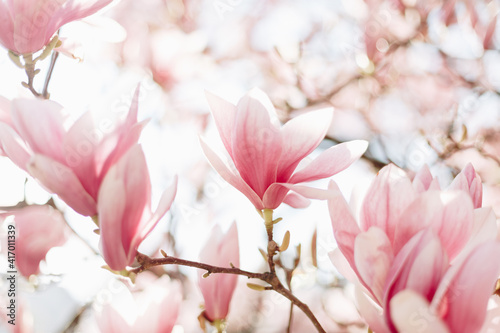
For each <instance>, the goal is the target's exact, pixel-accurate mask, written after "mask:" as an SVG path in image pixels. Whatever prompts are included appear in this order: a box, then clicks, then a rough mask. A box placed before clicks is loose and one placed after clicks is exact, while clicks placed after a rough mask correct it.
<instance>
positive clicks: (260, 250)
mask: <svg viewBox="0 0 500 333" xmlns="http://www.w3.org/2000/svg"><path fill="white" fill-rule="evenodd" d="M259 252H260V254H261V255H262V258H264V261H265V262H267V253H266V251H264V250H262V249H261V248H260V247H259Z"/></svg>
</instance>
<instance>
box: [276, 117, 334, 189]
mask: <svg viewBox="0 0 500 333" xmlns="http://www.w3.org/2000/svg"><path fill="white" fill-rule="evenodd" d="M332 117H333V109H332V108H327V109H321V110H317V111H311V112H307V113H306V114H303V115H300V116H298V117H296V118H293V119H291V120H289V121H288V122H287V123H286V124H285V125H284V126H283V127H282V128H281V133H282V136H283V152H282V154H281V159H280V165H279V167H278V179H277V181H278V182H287V181H288V179H289V178H290V176H291V175H292V173H293V172H294V171H295V168H297V165H298V164H299V162H300V161H301V160H302V159H304V158H305V157H306V156H307V155H309V154H310V153H312V152H313V150H314V149H316V147H317V146H318V145H319V144H320V142H321V141H322V140H323V138H324V137H325V134H326V131H327V130H328V128H329V127H330V123H331V122H332Z"/></svg>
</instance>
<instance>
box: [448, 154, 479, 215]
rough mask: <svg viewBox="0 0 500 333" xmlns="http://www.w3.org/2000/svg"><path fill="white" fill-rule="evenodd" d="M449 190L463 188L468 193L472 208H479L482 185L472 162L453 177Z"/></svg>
mask: <svg viewBox="0 0 500 333" xmlns="http://www.w3.org/2000/svg"><path fill="white" fill-rule="evenodd" d="M448 189H449V190H463V191H465V192H466V193H469V194H470V197H471V198H472V201H473V203H474V208H479V207H481V206H482V203H483V185H482V183H481V177H479V175H478V174H477V173H476V170H474V167H473V166H472V164H470V163H469V164H467V166H466V167H465V168H464V169H463V170H462V171H461V172H460V173H459V174H458V175H457V176H456V177H455V179H453V182H452V183H451V184H450V186H449V187H448Z"/></svg>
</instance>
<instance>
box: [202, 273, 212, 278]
mask: <svg viewBox="0 0 500 333" xmlns="http://www.w3.org/2000/svg"><path fill="white" fill-rule="evenodd" d="M210 274H211V273H210V272H206V273H205V274H203V278H204V279H206V278H207V277H209V276H210Z"/></svg>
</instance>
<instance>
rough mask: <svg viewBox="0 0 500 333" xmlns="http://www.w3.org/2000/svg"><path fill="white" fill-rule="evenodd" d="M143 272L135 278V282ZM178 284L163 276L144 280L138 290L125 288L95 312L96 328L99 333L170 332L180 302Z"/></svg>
mask: <svg viewBox="0 0 500 333" xmlns="http://www.w3.org/2000/svg"><path fill="white" fill-rule="evenodd" d="M145 275H147V274H141V275H140V276H138V277H137V282H138V283H140V279H143V278H144V276H145ZM181 290H182V288H181V285H180V284H179V283H176V282H170V281H169V279H168V277H167V276H164V277H162V278H159V279H156V280H153V281H148V285H146V286H145V288H144V289H143V290H142V291H138V292H133V293H131V292H130V291H129V290H128V289H127V290H125V291H124V292H123V293H124V294H125V295H119V296H123V297H121V298H120V297H117V298H118V299H117V300H114V299H113V300H112V302H111V303H107V304H104V306H103V308H102V311H100V312H98V313H97V314H96V320H97V325H98V327H99V331H100V332H103V333H113V332H116V333H142V332H150V333H170V332H172V329H173V327H174V325H175V322H176V321H177V317H178V314H179V308H180V306H181V302H182V292H181Z"/></svg>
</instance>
